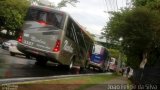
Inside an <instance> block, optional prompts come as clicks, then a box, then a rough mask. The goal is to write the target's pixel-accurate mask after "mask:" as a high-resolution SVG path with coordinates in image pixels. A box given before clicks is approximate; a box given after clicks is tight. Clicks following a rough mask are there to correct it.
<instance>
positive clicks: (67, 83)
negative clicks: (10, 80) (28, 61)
mask: <svg viewBox="0 0 160 90" xmlns="http://www.w3.org/2000/svg"><path fill="white" fill-rule="evenodd" d="M118 76H119V75H116V74H112V75H106V74H100V75H92V76H80V77H68V78H61V79H53V80H47V81H45V80H40V81H36V82H24V83H18V86H19V88H21V89H22V90H27V89H31V90H39V89H40V88H41V87H43V88H45V89H46V90H50V89H49V88H54V89H55V90H62V88H63V90H64V88H66V90H83V89H86V88H88V87H91V86H94V85H98V84H103V83H104V82H106V81H109V80H111V79H114V78H117V77H118ZM37 85H38V87H37ZM50 85H51V86H50ZM39 86H40V87H39ZM68 88H70V89H68ZM41 90H43V89H41Z"/></svg>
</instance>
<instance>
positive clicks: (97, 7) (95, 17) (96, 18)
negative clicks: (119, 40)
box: [49, 0, 130, 35]
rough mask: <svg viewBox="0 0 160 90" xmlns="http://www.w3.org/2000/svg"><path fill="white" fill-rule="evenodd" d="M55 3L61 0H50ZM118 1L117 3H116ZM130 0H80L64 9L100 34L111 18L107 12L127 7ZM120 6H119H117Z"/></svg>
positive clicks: (63, 9)
mask: <svg viewBox="0 0 160 90" xmlns="http://www.w3.org/2000/svg"><path fill="white" fill-rule="evenodd" d="M49 1H51V2H54V3H55V5H56V4H57V3H58V2H60V1H61V0H49ZM116 1H117V3H116ZM129 1H130V0H106V2H105V0H79V3H77V4H76V7H73V6H71V5H67V7H65V8H62V9H61V10H62V11H65V12H68V13H69V14H70V15H71V16H72V17H73V18H74V19H75V20H76V21H77V22H78V23H79V24H80V25H82V26H83V27H86V29H87V31H89V32H90V33H93V34H98V35H100V33H101V30H102V28H103V27H104V26H105V24H106V22H107V21H108V20H109V15H108V14H107V13H105V12H107V11H116V10H117V8H118V9H120V8H121V7H125V6H126V5H127V6H129V5H128V3H129ZM117 6H118V7H117Z"/></svg>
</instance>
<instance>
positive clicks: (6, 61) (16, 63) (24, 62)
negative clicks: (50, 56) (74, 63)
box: [0, 48, 69, 78]
mask: <svg viewBox="0 0 160 90" xmlns="http://www.w3.org/2000/svg"><path fill="white" fill-rule="evenodd" d="M35 62H36V60H32V59H26V58H25V56H21V55H17V56H10V54H9V52H8V51H7V50H3V49H1V48H0V78H16V77H41V76H52V75H66V74H69V70H68V71H67V70H66V69H64V68H60V67H58V66H56V65H55V64H54V63H51V62H49V63H47V65H46V66H38V65H36V64H35Z"/></svg>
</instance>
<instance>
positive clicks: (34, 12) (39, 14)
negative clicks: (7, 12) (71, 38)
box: [26, 8, 64, 29]
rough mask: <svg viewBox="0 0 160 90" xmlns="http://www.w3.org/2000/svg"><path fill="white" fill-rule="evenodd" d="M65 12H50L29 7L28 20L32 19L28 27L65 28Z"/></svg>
mask: <svg viewBox="0 0 160 90" xmlns="http://www.w3.org/2000/svg"><path fill="white" fill-rule="evenodd" d="M63 17H64V14H62V13H57V12H48V11H45V10H39V9H34V8H32V9H29V11H28V14H27V17H26V21H30V22H29V25H27V27H28V28H37V27H44V26H53V27H55V28H58V29H62V28H63ZM27 24H28V23H27Z"/></svg>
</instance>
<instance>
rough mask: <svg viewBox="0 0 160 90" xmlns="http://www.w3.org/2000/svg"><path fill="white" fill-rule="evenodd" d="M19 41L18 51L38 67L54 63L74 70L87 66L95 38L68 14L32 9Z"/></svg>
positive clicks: (46, 9)
mask: <svg viewBox="0 0 160 90" xmlns="http://www.w3.org/2000/svg"><path fill="white" fill-rule="evenodd" d="M22 31H23V32H22V33H21V35H20V36H19V38H18V42H19V44H18V49H19V50H20V51H22V52H23V53H25V54H26V55H29V56H32V57H35V58H36V60H37V63H38V64H42V65H44V64H46V63H47V61H52V62H55V63H59V64H60V65H64V66H67V67H70V68H72V67H73V66H80V67H85V63H86V60H87V58H88V49H89V48H90V47H92V44H93V39H92V38H91V37H90V36H89V35H88V34H87V33H86V32H85V31H84V30H83V28H82V27H81V26H80V25H79V24H78V23H76V22H75V21H74V19H73V18H72V17H71V16H70V15H69V14H67V13H65V12H62V11H59V10H55V9H52V8H49V7H42V6H31V7H30V8H29V9H28V13H27V16H26V19H25V22H24V25H23V28H22Z"/></svg>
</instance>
